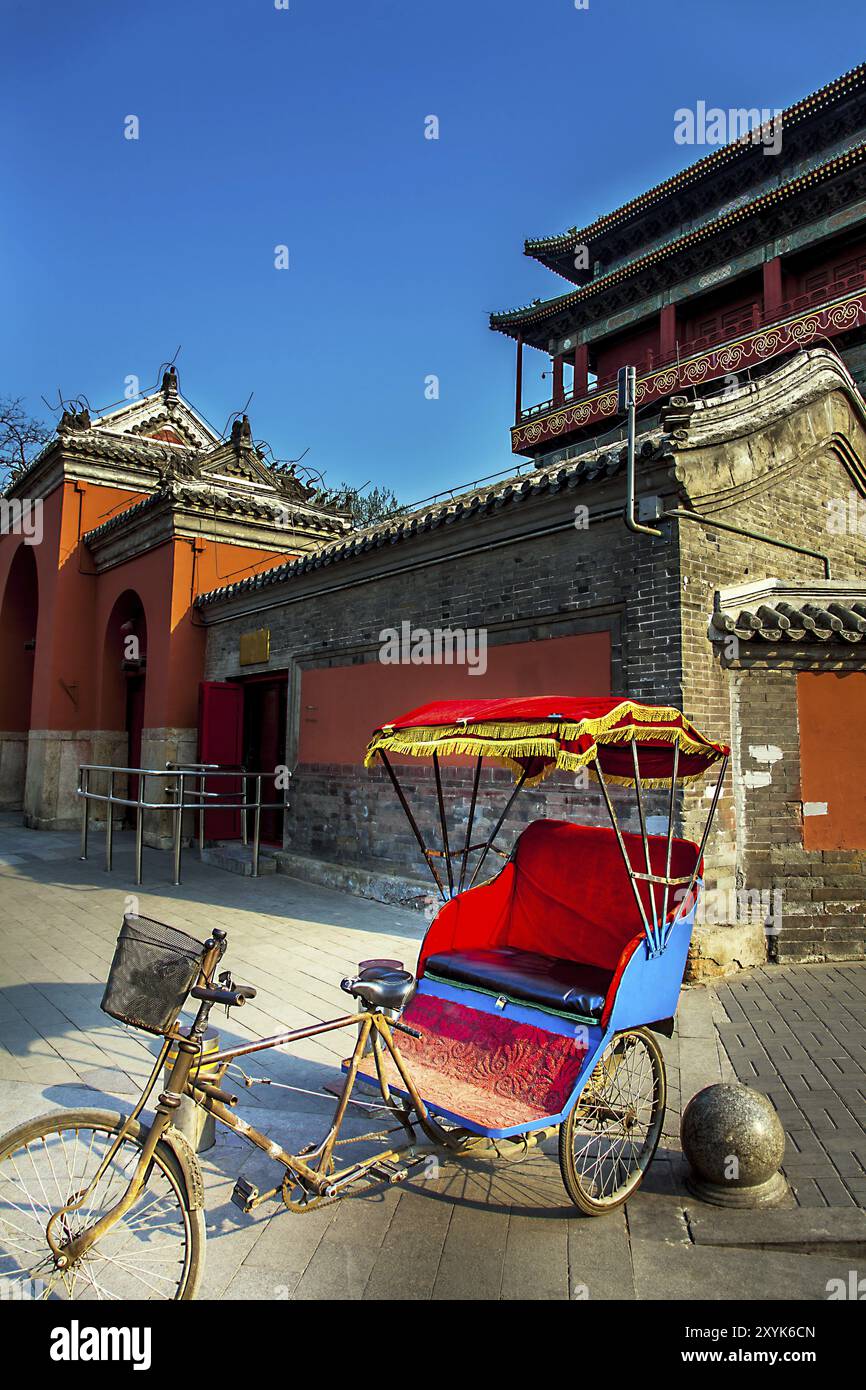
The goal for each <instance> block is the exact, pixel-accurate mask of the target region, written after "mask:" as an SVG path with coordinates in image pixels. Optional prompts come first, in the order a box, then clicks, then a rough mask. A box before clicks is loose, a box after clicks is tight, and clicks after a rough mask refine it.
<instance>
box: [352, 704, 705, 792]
mask: <svg viewBox="0 0 866 1390" xmlns="http://www.w3.org/2000/svg"><path fill="white" fill-rule="evenodd" d="M619 709H620V710H623V706H619ZM612 713H613V712H612ZM653 713H655V710H653ZM671 716H678V717H681V719H683V721H684V726H685V727H683V728H653V727H645V726H638V724H624V726H623V727H621V728H612V727H610V724H612V721H610V716H605V724H606V728H599V727H598V726H599V724H601V721H596V720H592V721H591V720H585V721H584V724H582V726H581V724H571V726H567V730H569V731H566V727H564V726H562V724H553V726H548V728H549V730H550V734H549V737H546V738H545V737H542V735H539V730H538V726H525V724H524V726H516V724H514V726H505V724H500V726H495V727H491V726H487V727H485V726H478V724H477V726H470V727H468V728H467V730H466V731H464V733H460V734H456V733H455V726H453V724H446V726H438V727H431V728H407V730H393V731H392V733H389V734H385V733H382V734H379V735H378V737H377V738H374V739H373V741H371V742H370V745H368V748H367V753H366V758H364V766H366V767H370V766H373V763H374V762H375V759H377V755H378V753H379V751H381V752H389V753H402V755H403V756H410V758H432V755H434V753H439V755H442V756H449V755H464V756H475V758H477V756H478V755H482V756H485V758H488V759H489V760H491V762H493V763H495V765H498V766H500V767H507V769H510V770H512V771H513V773H514V774H516V776H520V774H521V771H523V765H521V762H520V759H530V758H541V759H545V760H546V765H548V766H546V767H544V769H542V770H541V771H539V773H537V774H535V776H534V777H530V778H527V781H525V785H527V787H537V785H538V784H539V783H541V781H544V780H545V778H546V777H549V776H550V774H552V773H553V771H571V773H574V771H578V770H580V769H581V767H588V765H589V763H592V762H594V760H595V748H596V746H598V745H599V744H601V745H602V746H605V745H612V744H626V742H631V739H635V741H637V742H638V744H642V742H653V744H659V742H663V744H678V746H680V752H684V753H696V755H703V756H705V758H708V759H709V762H717V760H719V759H720V758H721V756H723V755H721V753H716V751H714V749H713V748H712V746H710V745H708V744H705V742H701V741H699V739H698V738H692V737H691V734H692V733H695V734H696V730H695V727H694V724H691V723H689V721H688V720H687V719H685V716H683V714H681V712H680V710H669V712H666V714H664V717H667V719H670V717H671ZM619 717H620V719H621V717H623V714H621V713H620V716H619ZM657 721H659V723H660V719H659V720H657ZM648 723H649V721H648ZM553 733H555V734H556V737H553ZM599 733H601V734H602V735H603V737H602V738H598V737H595V745H594V746H592V748H589V749H587V751H585V752H582V753H574V752H569V751H567V749H564V748H562V741H574V739H577V738H580V737H581V735H598V734H599ZM589 773H591V776H594V777H595V771H594V770H592V769H591V767H589ZM703 776H705V770H702V771H698V773H692V774H689V776H685V774H680V780H681V781H684V783H691V781H696V780H699V778H701V777H703ZM605 780H606V781H610V783H613V784H616V785H621V787H634V777H624V776H623V777H614V776H606V777H605ZM641 784H642V785H645V787H648V788H662V787H670V777H641Z"/></svg>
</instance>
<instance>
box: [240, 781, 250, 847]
mask: <svg viewBox="0 0 866 1390" xmlns="http://www.w3.org/2000/svg"><path fill="white" fill-rule="evenodd" d="M241 787H242V789H243V795H242V797H241V805H242V807H243V809H242V811H241V840H242V843H243V847H244V849H246V847H247V845H248V844H249V825H248V822H247V802H248V801H249V799H250V794H249V787H248V786H247V779H246V775H244V776H243V777H242V778H241Z"/></svg>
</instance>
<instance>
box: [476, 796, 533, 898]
mask: <svg viewBox="0 0 866 1390" xmlns="http://www.w3.org/2000/svg"><path fill="white" fill-rule="evenodd" d="M525 781H526V768H524V769H523V771H522V772H521V774H520V777H519V778H518V780H517V782H516V783H515V785H514V791H513V792H512V793H511V795H510V797H509V798H508V800H507V802H506V803H505V809H504V811H503V812H502V815H501V816H500V817H499V820H498V821H497V822H496V825H495V826H494V828H493V831H492V833H491V834H490V835H488V837H487V844H486V845H485V846H484V852H483V853H482V855H481V858H480V859H479V861H478V863H477V864H476V865H475V872H474V873H473V875H472V877H471V879H470V880H469V887H470V888H471V887H472V885H473V884H474V882H475V880H476V878H477V877H478V875H479V874H480V872H481V868H482V865H483V864H484V861H485V859H486V858H487V856H488V854H489V853H490V846H491V845H492V844H493V841H494V840H495V839H496V836H497V835H498V834H499V832H500V830H501V829H502V824H503V821H504V820H505V817H506V816H507V815H508V812H509V811H510V810H511V807H512V806H513V804H514V798H515V797H516V796H517V793H518V792H519V791H520V788H521V787H522V786H523V784H524V782H525Z"/></svg>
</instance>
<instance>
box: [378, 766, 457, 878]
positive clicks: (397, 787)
mask: <svg viewBox="0 0 866 1390" xmlns="http://www.w3.org/2000/svg"><path fill="white" fill-rule="evenodd" d="M378 752H379V757H380V758H381V759H382V762H383V763H384V765H385V771H386V772H387V774H388V776H389V777H390V779H391V785H392V787H393V788H394V790H395V792H396V793H397V797H398V799H399V802H400V805H401V806H402V807H403V811H404V813H405V816H406V819H407V821H408V822H409V824H410V826H411V827H412V833H413V834H414V836H415V839H416V840H417V841H418V844H419V846H420V848H421V853H422V854H423V856H424V862H425V863H426V865H427V868H428V869H429V870H430V872H431V874H432V875H433V879H434V882H435V884H436V887H437V888H438V889H439V894H440V896H441V898H442V901H443V902H447V901H448V894H447V893H446V892H445V889H444V887H443V885H442V880H441V879H440V877H439V875H438V874H437V872H436V865H435V864H434V863H433V860H432V859H431V858H430V853H429V851H428V849H427V846H426V845H425V843H424V837H423V836H422V834H421V831H420V830H419V829H418V823H417V821H416V820H415V817H414V816H413V814H412V808H411V807H410V805H409V803H408V801H407V800H406V797H405V794H404V792H403V788H402V787H401V786H400V783H399V782H398V781H397V776H396V774H395V772H394V769H393V767H392V766H391V764H390V762H389V761H388V757H387V754H386V753H384V752H383V750H382V749H381V748H380V749H379V750H378Z"/></svg>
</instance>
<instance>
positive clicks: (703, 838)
mask: <svg viewBox="0 0 866 1390" xmlns="http://www.w3.org/2000/svg"><path fill="white" fill-rule="evenodd" d="M730 757H731V755H730V753H727V754H726V755H725V757H724V758H723V759H722V766H721V768H720V770H719V776H718V780H717V782H716V785H715V788H714V790H713V800H712V803H711V805H710V813H709V815H708V816H707V823H706V825H705V826H704V833H703V835H702V836H701V844H700V848H699V849H698V857H697V861H696V863H695V867H694V872H693V873H692V876H691V878H690V879H689V886H688V888H687V889H686V891H685V895H684V896H683V899H682V901H681V902H680V905H679V907H678V908H677V911H676V914H675V916H674V922H676V921H677V920H678V919H679V917H680V915H681V913H682V910H683V907H684V905H685V904H686V903H687V902H688V900H689V898H690V897H691V896H692V889H693V888H694V886H695V879H696V878H697V876H698V870H699V868H700V867H701V861H702V859H703V857H704V849H705V848H706V843H707V840H708V839H709V836H710V828H711V826H712V824H713V820H714V819H715V814H716V807H717V806H718V804H719V797H720V796H721V794H722V783H723V782H724V780H725V773H726V772H727V770H728V763H729V761H730ZM673 924H674V923H673V922H672V923H671V928H673Z"/></svg>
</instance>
